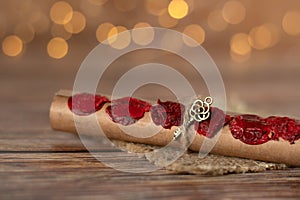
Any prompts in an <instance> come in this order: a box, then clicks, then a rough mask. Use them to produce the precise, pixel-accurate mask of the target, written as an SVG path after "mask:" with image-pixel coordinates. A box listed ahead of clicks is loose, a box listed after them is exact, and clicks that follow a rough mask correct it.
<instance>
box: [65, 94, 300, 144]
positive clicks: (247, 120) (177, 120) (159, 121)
mask: <svg viewBox="0 0 300 200" xmlns="http://www.w3.org/2000/svg"><path fill="white" fill-rule="evenodd" d="M108 102H110V100H109V99H108V98H106V97H105V96H101V95H93V94H87V93H82V94H76V95H74V96H72V97H69V99H68V106H69V108H70V110H71V111H72V112H73V113H75V114H76V115H81V116H85V115H89V114H92V113H94V112H96V111H98V110H100V109H101V108H102V107H103V105H104V104H105V103H108ZM149 111H150V112H151V118H152V121H153V122H154V124H156V125H161V126H162V127H163V128H166V129H170V128H171V127H172V126H181V125H182V123H183V116H184V112H185V107H184V105H182V104H180V103H176V102H171V101H165V102H162V101H160V100H158V101H157V105H154V106H152V107H151V105H150V104H149V103H148V102H145V101H142V100H139V99H136V98H131V97H124V98H121V99H116V100H113V101H112V105H111V106H108V107H107V108H106V113H107V114H108V115H109V116H110V118H111V119H112V121H114V122H115V123H119V124H122V125H125V126H126V125H130V124H133V123H135V122H136V121H137V120H139V119H141V118H142V117H143V116H144V114H145V112H149ZM210 113H211V114H210V117H209V118H208V119H207V120H205V121H201V122H195V123H194V129H195V130H196V131H197V132H198V134H200V135H203V136H205V137H208V138H212V137H214V136H215V134H216V133H217V132H218V131H219V130H220V129H221V128H222V127H223V126H225V125H226V124H228V123H229V128H230V131H231V134H232V136H233V137H234V138H235V139H238V140H240V141H242V142H244V143H246V144H249V145H259V144H264V143H266V142H268V141H270V140H275V141H278V140H279V139H280V138H281V139H283V140H286V141H288V142H289V143H290V144H294V143H295V141H297V140H299V139H300V124H299V122H298V121H296V120H295V119H290V118H288V117H276V116H271V117H267V118H262V117H259V116H257V115H238V116H235V117H231V116H229V115H226V114H225V113H224V112H223V111H222V110H220V109H218V108H215V107H211V108H210ZM209 128H210V129H209Z"/></svg>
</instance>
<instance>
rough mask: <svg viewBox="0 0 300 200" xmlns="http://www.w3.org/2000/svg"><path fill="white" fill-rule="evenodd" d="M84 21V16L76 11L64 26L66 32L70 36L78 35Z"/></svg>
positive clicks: (83, 26) (84, 23) (83, 25)
mask: <svg viewBox="0 0 300 200" xmlns="http://www.w3.org/2000/svg"><path fill="white" fill-rule="evenodd" d="M85 25H86V19H85V16H84V15H83V14H82V13H81V12H78V11H74V12H73V16H72V19H71V20H70V21H69V22H68V23H67V24H65V25H64V27H65V29H66V31H68V32H69V33H72V34H78V33H80V32H81V31H83V29H84V28H85Z"/></svg>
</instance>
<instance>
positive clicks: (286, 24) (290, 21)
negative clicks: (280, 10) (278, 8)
mask: <svg viewBox="0 0 300 200" xmlns="http://www.w3.org/2000/svg"><path fill="white" fill-rule="evenodd" d="M299 22H300V12H299V11H288V12H287V13H286V14H285V15H284V17H283V20H282V28H283V30H284V31H285V32H286V33H287V34H288V35H292V36H297V35H299V34H300V25H299Z"/></svg>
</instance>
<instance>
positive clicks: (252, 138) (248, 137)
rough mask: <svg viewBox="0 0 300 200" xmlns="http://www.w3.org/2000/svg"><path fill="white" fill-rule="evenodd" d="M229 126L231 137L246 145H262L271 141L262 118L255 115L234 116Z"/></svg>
mask: <svg viewBox="0 0 300 200" xmlns="http://www.w3.org/2000/svg"><path fill="white" fill-rule="evenodd" d="M229 126H230V131H231V134H232V136H233V137H234V138H235V139H239V140H240V141H242V142H244V143H246V144H251V145H256V144H263V143H266V142H268V141H269V140H270V139H271V138H270V136H269V132H268V131H267V130H266V129H265V127H264V123H263V120H262V118H261V117H259V116H256V115H239V116H236V117H235V118H234V119H233V120H232V121H231V122H230V123H229Z"/></svg>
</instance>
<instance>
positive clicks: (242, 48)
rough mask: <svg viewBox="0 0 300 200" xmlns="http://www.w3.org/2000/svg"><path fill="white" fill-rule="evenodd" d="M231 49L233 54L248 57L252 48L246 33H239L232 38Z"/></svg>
mask: <svg viewBox="0 0 300 200" xmlns="http://www.w3.org/2000/svg"><path fill="white" fill-rule="evenodd" d="M230 49H231V51H232V52H233V53H235V54H238V55H242V56H243V55H247V54H249V53H250V52H251V50H252V48H251V46H250V44H249V42H248V35H247V34H245V33H237V34H235V35H233V36H232V38H231V41H230Z"/></svg>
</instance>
